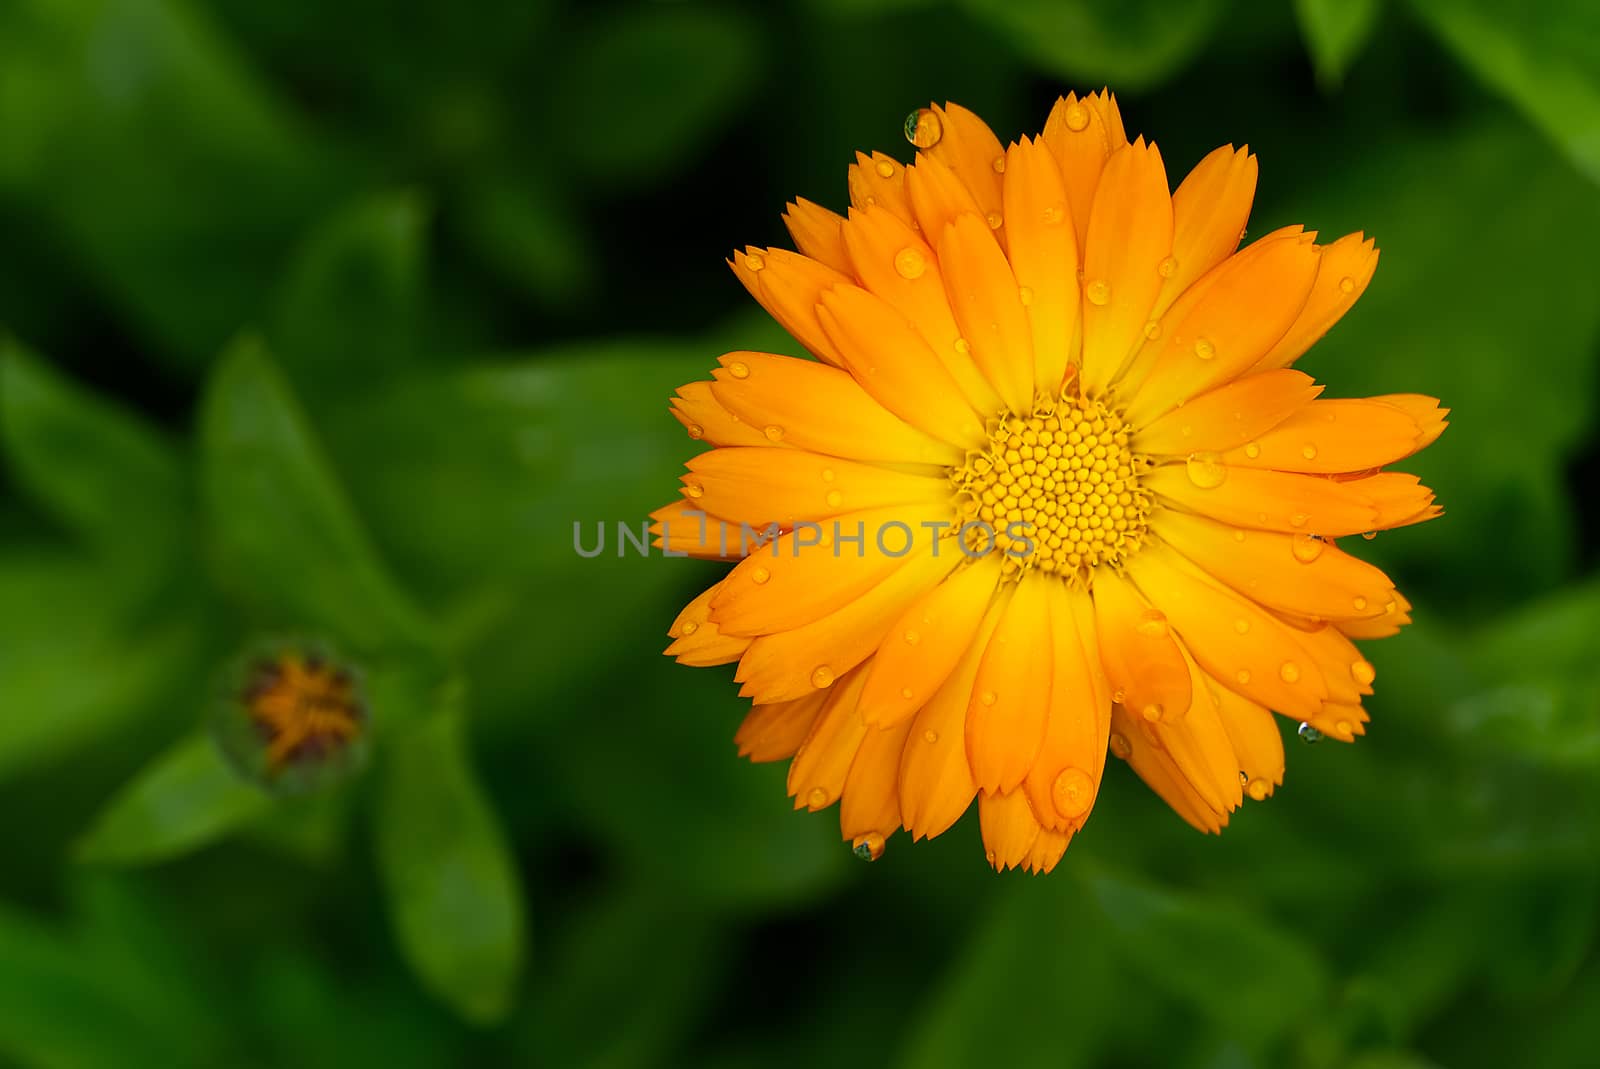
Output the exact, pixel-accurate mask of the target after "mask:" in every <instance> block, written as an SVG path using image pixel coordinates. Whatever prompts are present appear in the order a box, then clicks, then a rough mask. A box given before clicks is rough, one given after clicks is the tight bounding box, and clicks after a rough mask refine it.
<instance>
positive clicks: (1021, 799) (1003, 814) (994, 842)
mask: <svg viewBox="0 0 1600 1069" xmlns="http://www.w3.org/2000/svg"><path fill="white" fill-rule="evenodd" d="M978 827H979V830H981V831H982V833H983V849H984V852H985V854H986V855H987V856H988V858H989V864H990V865H991V866H993V867H994V870H995V871H996V872H1004V871H1005V870H1006V869H1011V868H1016V867H1017V866H1018V865H1020V864H1022V863H1023V862H1024V861H1026V860H1027V858H1028V853H1029V851H1031V850H1032V849H1033V844H1034V842H1035V841H1036V840H1037V839H1038V838H1039V822H1038V820H1036V819H1034V815H1033V807H1032V805H1031V804H1030V803H1029V801H1028V795H1027V792H1025V791H1012V792H1010V793H1009V794H980V795H978Z"/></svg>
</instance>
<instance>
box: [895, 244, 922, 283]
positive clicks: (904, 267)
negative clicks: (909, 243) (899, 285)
mask: <svg viewBox="0 0 1600 1069" xmlns="http://www.w3.org/2000/svg"><path fill="white" fill-rule="evenodd" d="M894 269H895V270H896V271H898V272H899V273H900V277H901V278H921V277H922V273H923V272H924V271H926V270H927V269H928V258H927V257H926V256H924V255H922V253H921V251H920V250H918V249H913V248H904V249H901V250H900V251H899V252H897V253H895V254H894Z"/></svg>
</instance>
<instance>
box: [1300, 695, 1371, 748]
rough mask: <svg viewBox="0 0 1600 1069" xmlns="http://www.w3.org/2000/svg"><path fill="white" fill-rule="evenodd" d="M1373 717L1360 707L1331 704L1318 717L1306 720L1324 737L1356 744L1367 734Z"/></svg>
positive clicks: (1323, 708) (1324, 707)
mask: <svg viewBox="0 0 1600 1069" xmlns="http://www.w3.org/2000/svg"><path fill="white" fill-rule="evenodd" d="M1371 720H1372V717H1370V716H1368V715H1367V711H1366V710H1365V709H1363V708H1362V707H1361V706H1359V705H1338V704H1335V703H1333V702H1329V703H1328V704H1327V705H1325V706H1323V707H1322V710H1321V711H1320V712H1318V713H1317V715H1316V716H1311V717H1307V718H1306V723H1308V724H1310V725H1311V726H1312V727H1314V728H1316V729H1317V730H1318V731H1320V732H1322V734H1323V735H1325V736H1327V737H1328V738H1330V739H1335V740H1337V741H1339V742H1355V741H1356V739H1357V737H1359V736H1361V735H1365V734H1366V733H1367V724H1368V723H1370V722H1371Z"/></svg>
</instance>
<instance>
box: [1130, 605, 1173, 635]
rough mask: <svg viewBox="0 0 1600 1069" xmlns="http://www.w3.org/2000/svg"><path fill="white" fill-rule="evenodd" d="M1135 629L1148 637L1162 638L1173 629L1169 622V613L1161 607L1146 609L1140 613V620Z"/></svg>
mask: <svg viewBox="0 0 1600 1069" xmlns="http://www.w3.org/2000/svg"><path fill="white" fill-rule="evenodd" d="M1133 629H1134V630H1135V631H1137V632H1139V634H1141V635H1143V636H1144V637H1146V638H1161V637H1163V636H1165V635H1167V634H1168V633H1170V631H1171V627H1170V626H1169V625H1168V624H1167V614H1166V613H1164V612H1162V611H1161V610H1160V609H1146V610H1144V612H1142V613H1140V614H1139V622H1138V623H1137V624H1134V626H1133Z"/></svg>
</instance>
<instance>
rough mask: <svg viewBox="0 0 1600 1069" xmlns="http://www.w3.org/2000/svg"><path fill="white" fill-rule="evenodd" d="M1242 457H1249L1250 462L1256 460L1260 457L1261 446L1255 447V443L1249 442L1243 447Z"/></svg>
mask: <svg viewBox="0 0 1600 1069" xmlns="http://www.w3.org/2000/svg"><path fill="white" fill-rule="evenodd" d="M1244 455H1245V456H1247V457H1249V458H1250V459H1251V460H1254V459H1256V457H1259V456H1260V455H1261V446H1259V445H1257V444H1256V443H1255V442H1251V443H1250V444H1249V445H1247V446H1245V447H1244Z"/></svg>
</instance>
